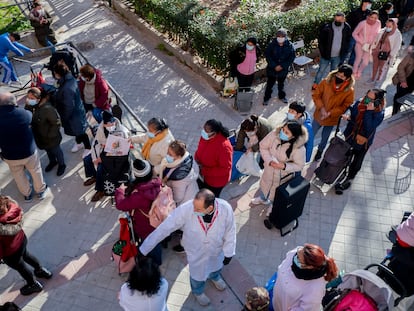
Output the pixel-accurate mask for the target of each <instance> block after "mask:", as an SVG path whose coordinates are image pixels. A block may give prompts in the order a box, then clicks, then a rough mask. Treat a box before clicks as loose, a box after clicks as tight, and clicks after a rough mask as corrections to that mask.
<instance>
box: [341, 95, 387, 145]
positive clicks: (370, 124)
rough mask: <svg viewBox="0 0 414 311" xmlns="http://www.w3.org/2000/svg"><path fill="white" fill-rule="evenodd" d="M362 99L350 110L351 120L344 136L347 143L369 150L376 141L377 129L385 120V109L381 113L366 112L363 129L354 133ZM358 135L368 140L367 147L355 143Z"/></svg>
mask: <svg viewBox="0 0 414 311" xmlns="http://www.w3.org/2000/svg"><path fill="white" fill-rule="evenodd" d="M361 100H362V98H360V99H359V100H357V101H356V102H355V103H354V104H353V105H352V106H351V107H349V110H350V112H351V120H350V121H348V124H347V126H346V128H345V131H344V136H345V137H346V138H347V141H348V142H349V143H350V144H351V145H352V146H353V147H354V148H356V149H360V148H365V149H368V148H369V146H371V145H372V142H373V141H374V137H375V132H376V131H377V127H378V126H379V125H380V124H381V123H382V120H384V109H382V110H381V111H375V110H365V112H364V119H363V120H362V126H361V129H360V130H359V131H358V132H357V133H353V130H354V127H355V125H356V120H357V117H358V105H359V104H360V102H361ZM356 134H359V135H362V136H364V137H366V138H367V139H368V141H367V144H366V146H365V145H364V146H361V145H358V144H357V143H356V141H355V139H356V138H355V137H356Z"/></svg>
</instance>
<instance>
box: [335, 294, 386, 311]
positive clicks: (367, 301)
mask: <svg viewBox="0 0 414 311" xmlns="http://www.w3.org/2000/svg"><path fill="white" fill-rule="evenodd" d="M362 310H364V311H378V307H377V304H376V303H375V301H374V299H372V298H371V297H369V296H368V295H367V294H365V293H361V292H360V291H358V290H355V289H353V290H351V291H350V292H349V293H348V294H347V295H346V296H345V297H343V298H342V299H341V301H340V302H339V303H338V304H337V305H336V307H335V309H333V311H362Z"/></svg>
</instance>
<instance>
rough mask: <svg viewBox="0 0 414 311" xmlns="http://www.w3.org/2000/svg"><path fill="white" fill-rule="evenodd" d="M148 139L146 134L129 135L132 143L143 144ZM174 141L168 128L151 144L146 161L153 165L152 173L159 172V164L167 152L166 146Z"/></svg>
mask: <svg viewBox="0 0 414 311" xmlns="http://www.w3.org/2000/svg"><path fill="white" fill-rule="evenodd" d="M147 139H148V135H147V134H140V135H135V136H131V142H132V143H134V144H144V143H145V142H146V141H147ZM172 141H174V136H173V134H172V133H171V131H170V130H169V129H168V133H167V135H166V136H165V137H164V138H163V139H162V140H160V141H157V142H155V143H154V144H153V145H152V146H151V150H150V155H149V159H148V161H149V162H150V163H151V164H152V166H154V173H155V174H159V172H160V164H161V161H162V159H164V158H165V156H166V155H167V152H168V146H169V145H170V143H171V142H172Z"/></svg>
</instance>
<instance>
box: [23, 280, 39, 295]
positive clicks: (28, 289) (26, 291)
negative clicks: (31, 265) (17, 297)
mask: <svg viewBox="0 0 414 311" xmlns="http://www.w3.org/2000/svg"><path fill="white" fill-rule="evenodd" d="M42 289H43V286H42V284H40V282H39V281H35V282H34V283H33V284H26V285H25V286H23V287H22V288H20V294H22V295H23V296H28V295H31V294H33V293H39V292H41V291H42Z"/></svg>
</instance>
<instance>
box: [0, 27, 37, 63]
mask: <svg viewBox="0 0 414 311" xmlns="http://www.w3.org/2000/svg"><path fill="white" fill-rule="evenodd" d="M21 50H23V51H24V52H27V53H28V52H30V49H29V48H28V47H27V46H25V45H23V44H21V43H19V42H16V41H14V42H12V41H11V40H10V37H9V33H8V32H6V33H4V34H2V35H0V60H1V59H4V58H7V54H8V53H9V52H10V51H11V52H13V53H14V54H16V55H18V56H23V55H24V53H23V52H22V51H21Z"/></svg>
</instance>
